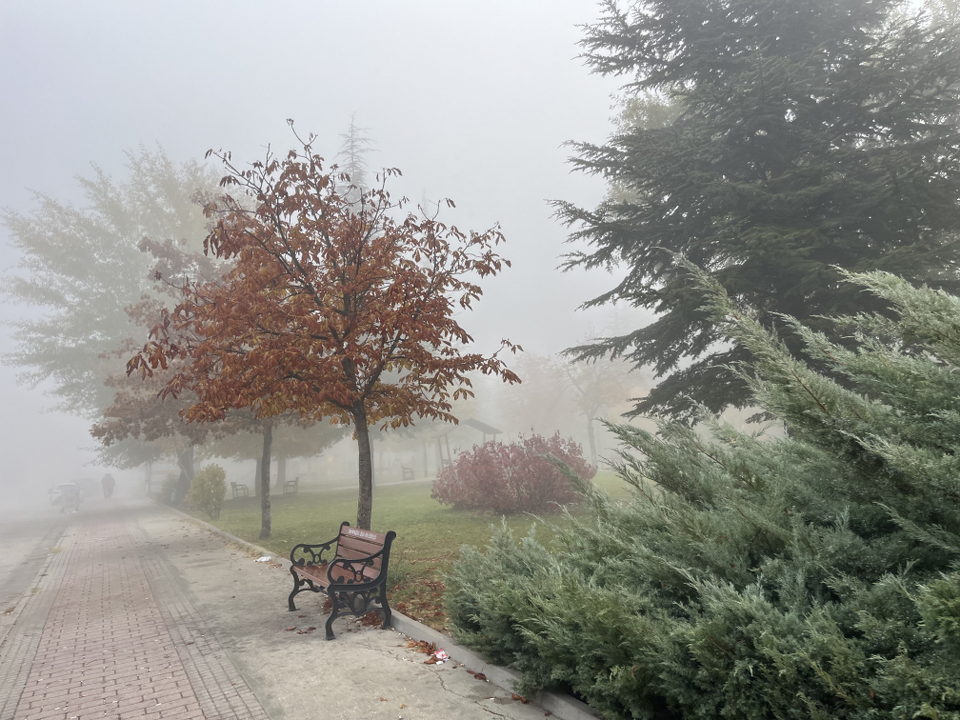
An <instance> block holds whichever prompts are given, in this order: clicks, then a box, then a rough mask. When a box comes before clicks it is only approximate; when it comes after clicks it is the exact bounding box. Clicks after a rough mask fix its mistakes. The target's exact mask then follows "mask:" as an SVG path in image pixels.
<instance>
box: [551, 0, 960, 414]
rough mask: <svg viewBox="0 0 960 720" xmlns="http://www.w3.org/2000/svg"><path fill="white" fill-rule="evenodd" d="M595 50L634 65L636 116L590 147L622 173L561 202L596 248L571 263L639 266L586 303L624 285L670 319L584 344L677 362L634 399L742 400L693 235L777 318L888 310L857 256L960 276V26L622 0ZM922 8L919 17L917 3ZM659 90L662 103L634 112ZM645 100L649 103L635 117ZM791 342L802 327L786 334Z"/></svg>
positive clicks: (602, 167)
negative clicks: (698, 272)
mask: <svg viewBox="0 0 960 720" xmlns="http://www.w3.org/2000/svg"><path fill="white" fill-rule="evenodd" d="M604 8H605V12H604V15H603V16H602V18H601V19H600V20H599V21H598V22H596V23H595V24H593V25H592V26H589V27H588V28H587V30H586V37H585V39H584V40H583V41H582V42H581V45H582V47H583V48H584V49H585V57H586V60H587V63H588V64H589V65H590V66H591V67H592V69H593V70H594V71H595V72H598V73H600V74H604V75H623V76H627V77H628V78H629V79H630V84H629V85H628V86H627V88H626V92H627V96H626V99H625V100H626V102H625V108H626V109H625V117H624V118H623V119H624V121H625V122H624V123H621V126H620V127H619V129H618V130H617V132H616V133H615V134H614V135H613V136H612V137H611V138H610V140H609V141H608V142H607V143H605V144H602V145H592V144H577V145H576V146H575V147H576V149H577V157H576V158H575V159H574V161H573V162H574V164H575V166H576V167H577V168H578V169H580V170H583V171H585V172H589V173H593V174H597V175H600V176H602V177H604V178H605V179H606V180H607V181H608V182H609V183H610V185H611V188H612V191H611V193H610V195H609V197H608V198H607V200H606V201H604V202H602V203H601V204H600V205H599V206H598V207H597V208H595V209H593V210H590V209H585V208H579V207H576V206H574V205H572V204H569V203H558V205H557V208H558V213H559V215H560V217H561V218H562V219H563V220H564V221H565V222H566V223H567V224H569V225H571V226H572V227H573V228H574V231H573V234H572V236H571V239H572V240H575V241H585V242H586V243H587V245H588V247H587V249H585V250H583V251H581V252H575V253H573V254H571V255H569V256H568V257H567V261H566V267H567V268H568V269H569V268H573V267H585V268H592V267H605V268H610V269H612V270H613V271H614V272H616V273H620V272H621V271H623V272H624V274H623V279H622V281H620V282H619V283H618V284H617V285H616V286H615V287H614V288H613V289H611V290H610V291H609V292H607V293H605V294H603V295H600V296H599V297H597V298H594V299H593V300H590V301H589V302H587V303H586V305H587V306H593V305H599V304H603V303H608V302H615V301H625V302H628V303H631V304H633V305H634V306H637V307H643V308H647V309H650V310H653V311H655V312H656V313H657V314H658V318H657V320H656V321H654V322H653V323H652V324H649V325H647V326H646V327H643V328H640V329H638V330H636V331H634V332H631V333H628V334H623V335H620V336H618V337H610V338H606V339H602V340H599V341H596V342H594V343H593V344H589V345H583V346H581V347H578V348H573V349H572V350H571V353H572V355H573V356H574V357H577V358H589V357H598V356H602V355H605V354H612V355H613V356H624V357H627V358H629V359H630V360H631V361H632V362H633V363H634V364H636V365H638V366H641V365H646V366H651V367H653V368H654V369H655V370H656V372H657V374H658V376H660V377H664V376H666V377H665V379H663V380H662V381H661V383H660V384H659V386H658V387H656V388H655V389H654V390H653V391H652V392H651V393H650V394H649V396H647V397H646V398H643V399H642V400H641V401H640V402H639V404H638V405H637V406H636V408H635V414H641V413H649V412H666V413H667V414H669V415H672V416H673V417H678V418H692V417H693V415H695V414H696V412H697V410H696V407H697V405H698V404H703V405H705V406H706V407H708V408H709V409H710V410H712V411H714V412H718V411H720V410H721V409H722V408H723V407H725V406H727V405H735V406H739V407H743V406H744V404H745V403H747V402H748V401H749V393H748V392H747V388H746V385H745V383H744V382H743V380H742V379H740V378H738V377H737V376H736V375H735V374H734V373H732V372H731V371H730V369H729V365H730V364H731V363H735V362H740V361H745V360H749V358H750V356H749V351H748V350H747V349H746V348H744V347H742V346H737V347H732V348H731V347H729V346H726V345H723V344H721V343H720V341H721V338H722V335H721V333H720V331H719V329H718V327H717V324H716V322H714V321H713V319H712V318H711V316H710V315H709V314H708V313H706V312H705V311H704V310H703V309H702V308H701V302H700V294H699V291H698V290H697V289H696V287H695V286H694V285H693V284H692V283H691V280H690V276H689V274H688V273H686V272H685V271H684V270H683V269H682V268H680V267H678V266H676V265H675V264H674V263H673V262H672V253H680V254H683V255H684V256H686V257H687V258H689V259H690V260H691V261H692V262H694V263H696V264H697V265H698V266H700V267H703V268H706V269H707V270H708V271H709V273H710V274H711V276H712V277H713V278H714V279H716V280H717V281H719V282H720V283H721V284H722V285H723V286H724V287H725V288H726V289H727V291H728V292H730V293H731V295H732V296H733V297H734V298H735V299H736V300H737V301H738V302H741V303H744V304H745V305H746V306H749V307H750V308H753V309H754V310H755V311H756V312H757V313H759V315H758V317H759V319H760V321H761V322H762V323H763V324H764V325H765V326H766V327H777V326H778V320H777V315H776V313H787V314H789V315H791V316H792V317H795V318H798V319H800V320H802V321H804V322H805V323H807V324H813V325H814V326H818V325H817V324H816V317H817V316H820V315H835V314H838V313H840V314H844V313H854V312H857V311H859V310H871V309H878V308H880V307H881V306H882V301H881V300H880V299H879V298H876V297H865V296H864V295H863V294H861V293H858V292H856V291H855V290H853V289H851V287H850V286H849V285H848V284H846V283H843V282H840V278H841V274H840V270H841V269H847V270H854V271H861V272H862V271H868V270H873V269H879V270H887V271H892V272H896V273H897V274H899V275H901V276H903V277H906V278H908V279H911V280H914V281H919V282H924V283H927V284H930V285H932V286H936V287H941V288H944V289H947V290H949V291H951V292H956V291H957V290H958V289H960V282H958V278H957V258H958V257H960V206H958V198H960V132H958V127H957V119H958V117H960V28H958V26H957V25H956V24H955V23H954V24H951V23H949V22H946V21H945V20H943V18H941V19H940V20H937V21H931V20H930V19H929V18H928V17H927V16H925V15H923V14H919V13H916V10H915V9H911V8H910V7H909V6H908V4H907V3H906V2H905V1H904V0H795V1H792V2H785V1H784V0H729V1H726V2H717V1H715V0H626V1H625V2H623V3H621V2H618V1H617V0H607V2H605V3H604ZM908 12H909V13H915V14H914V15H911V16H908V15H907V14H906V13H908ZM640 106H642V107H643V108H646V109H647V110H649V109H650V108H653V109H655V110H657V112H654V113H651V112H639V113H637V112H634V110H636V109H637V108H638V107H640ZM631 119H632V120H633V122H631ZM785 339H786V340H787V342H788V344H791V343H793V344H795V345H796V347H799V344H798V343H797V341H796V340H795V339H790V338H789V337H787V338H785Z"/></svg>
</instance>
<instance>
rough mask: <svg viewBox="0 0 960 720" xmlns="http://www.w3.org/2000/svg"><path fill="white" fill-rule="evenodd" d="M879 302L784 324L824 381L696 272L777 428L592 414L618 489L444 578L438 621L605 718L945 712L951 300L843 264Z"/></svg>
mask: <svg viewBox="0 0 960 720" xmlns="http://www.w3.org/2000/svg"><path fill="white" fill-rule="evenodd" d="M851 280H852V281H855V282H858V283H860V284H861V285H863V286H864V287H865V288H866V289H867V290H868V291H870V292H874V293H876V294H877V295H879V296H880V297H881V298H884V299H885V300H886V301H888V302H889V303H890V304H891V306H892V307H894V308H895V309H896V310H897V311H898V313H899V317H898V319H897V320H888V319H884V318H881V317H875V316H869V317H868V316H864V317H859V318H854V319H851V318H847V319H840V320H838V321H837V322H839V323H842V324H844V325H848V326H849V330H850V334H851V338H852V340H853V341H854V343H853V344H854V349H852V350H851V349H849V348H842V347H838V346H835V345H833V344H831V343H830V342H828V341H827V340H826V339H825V338H824V337H822V336H820V335H817V334H814V333H811V332H810V331H808V330H806V329H804V328H802V327H800V326H799V325H796V324H795V323H790V322H789V321H788V326H789V327H790V328H791V330H792V331H793V332H796V333H798V334H799V335H800V336H801V338H802V339H803V340H804V342H805V344H806V347H807V349H808V352H809V353H810V355H811V356H813V357H816V358H817V359H819V360H821V361H824V362H826V363H828V364H829V366H831V367H832V368H833V370H834V371H835V373H836V376H837V377H840V378H843V380H844V382H843V385H841V384H838V383H837V382H835V381H834V380H833V379H830V378H827V377H824V376H822V375H818V374H816V373H814V372H813V371H811V370H810V369H809V367H807V366H806V365H805V364H804V363H802V362H799V361H797V360H796V359H794V358H792V357H791V356H790V354H789V353H788V352H787V351H786V350H785V349H784V347H783V346H782V345H781V344H780V343H779V341H777V340H776V339H775V338H772V337H771V336H769V335H768V334H767V333H766V332H765V331H764V330H763V329H762V328H761V327H760V326H759V325H758V324H757V323H756V322H755V321H754V320H753V319H751V318H750V317H748V316H746V315H744V314H743V313H741V312H740V311H739V310H738V308H736V307H734V306H733V305H732V304H731V303H730V302H729V300H728V299H727V298H726V296H725V295H724V294H723V292H722V291H721V290H720V289H719V288H718V287H716V286H710V285H709V284H707V283H706V281H703V282H704V283H705V286H706V287H707V290H708V293H709V296H710V298H711V300H710V306H711V310H712V312H714V313H715V314H716V315H717V316H718V317H722V318H723V319H724V322H725V327H726V329H727V331H728V332H729V335H730V337H732V338H733V339H734V340H735V341H736V342H738V343H741V344H742V345H743V346H744V347H746V348H747V349H748V350H749V351H750V352H751V353H752V355H753V356H754V358H756V365H755V366H754V369H753V370H752V371H750V372H749V373H748V372H746V371H745V370H743V369H741V370H740V372H741V374H742V375H743V376H744V377H746V379H747V380H748V382H749V384H750V386H751V388H752V390H753V392H754V396H755V399H756V403H757V404H758V405H759V406H761V407H763V408H765V409H766V410H768V411H769V412H771V413H773V414H774V415H776V416H777V417H779V418H781V419H782V420H783V422H784V424H785V425H786V427H787V428H788V429H789V434H788V436H786V437H763V436H753V435H748V434H744V433H743V432H740V431H739V430H737V429H735V428H734V427H731V426H730V425H727V424H724V423H722V422H719V421H717V420H708V421H707V422H706V423H705V428H707V429H709V431H710V432H709V433H708V432H704V431H703V430H704V428H699V429H698V430H692V429H690V428H687V427H684V426H681V425H678V424H671V423H667V422H664V423H662V424H661V425H660V428H659V432H658V433H657V434H651V433H647V432H645V431H642V430H639V429H637V428H634V427H630V426H627V425H619V426H612V429H613V430H614V431H615V432H616V433H617V435H618V436H619V438H620V440H621V441H622V443H623V451H622V454H621V458H620V461H619V464H618V468H617V470H618V473H619V474H620V475H621V476H622V477H623V478H624V480H626V481H627V482H629V483H631V484H632V485H633V486H634V488H635V497H634V499H633V500H632V501H631V502H629V503H625V504H618V503H613V502H611V501H609V500H608V499H607V498H606V497H605V496H603V495H602V494H600V493H598V492H596V491H594V490H592V489H590V488H589V486H587V485H586V484H584V485H583V491H584V492H585V493H586V494H587V495H588V500H589V502H590V503H591V505H592V507H593V509H594V515H595V518H594V519H592V520H583V521H580V522H574V523H572V524H571V525H570V526H569V527H566V526H563V527H557V528H556V530H555V532H556V540H555V542H552V543H551V545H550V548H551V549H547V548H546V547H544V545H542V544H540V543H538V542H537V540H536V538H535V537H533V536H531V537H528V538H526V539H524V540H523V541H521V542H520V543H519V544H517V543H515V542H514V541H513V538H512V537H511V536H510V534H509V533H508V532H506V531H504V532H502V533H500V535H499V536H497V537H495V538H494V540H493V541H492V544H491V545H490V546H489V547H488V548H486V549H485V550H483V551H479V550H477V549H474V548H465V549H464V551H463V556H462V558H461V560H460V561H459V562H458V563H457V564H456V566H455V569H454V572H453V575H452V577H451V578H450V579H449V583H448V588H449V590H448V594H447V597H446V606H447V611H448V613H449V615H450V618H451V620H452V622H453V624H454V625H455V627H456V629H457V635H458V637H459V638H460V639H461V640H462V641H463V642H464V643H465V644H467V645H468V646H471V647H474V648H477V649H479V650H481V651H483V652H484V653H486V654H488V656H490V658H491V659H493V660H494V661H496V662H500V663H505V664H508V665H511V666H513V667H516V668H518V669H519V670H521V671H522V672H523V678H524V680H523V682H524V686H523V687H522V688H521V691H523V692H529V691H531V690H533V689H534V688H541V687H546V688H561V689H567V690H572V691H574V692H576V693H578V694H579V695H581V696H582V697H583V698H584V699H585V700H586V701H587V702H589V703H590V704H591V705H592V706H594V707H595V708H597V709H599V710H600V711H601V712H602V713H603V715H604V717H607V718H721V717H722V718H736V719H737V720H740V719H743V720H748V719H752V718H757V719H759V718H828V717H843V718H874V717H876V718H881V717H883V718H913V717H929V718H941V719H944V718H960V572H958V570H960V456H958V451H960V372H958V370H960V300H958V299H957V298H955V297H951V296H948V295H944V294H942V293H938V292H935V291H931V290H928V289H925V288H923V289H918V288H913V287H911V286H910V285H908V284H906V283H904V282H903V281H900V280H898V279H897V278H895V277H893V276H890V275H885V274H869V275H862V276H853V277H852V278H851Z"/></svg>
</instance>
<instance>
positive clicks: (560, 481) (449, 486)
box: [430, 433, 597, 515]
mask: <svg viewBox="0 0 960 720" xmlns="http://www.w3.org/2000/svg"><path fill="white" fill-rule="evenodd" d="M544 455H552V456H553V457H555V458H557V459H559V460H562V461H563V462H564V463H566V464H567V465H568V466H569V467H570V468H571V469H572V470H574V472H576V473H577V474H578V475H580V477H582V478H584V479H585V480H589V479H590V478H592V477H593V476H594V474H595V473H596V471H597V469H596V468H595V467H592V466H591V465H589V464H588V463H587V461H586V460H584V459H583V451H582V449H581V447H580V445H579V444H577V443H575V442H574V441H573V440H571V439H569V438H561V437H560V434H559V433H557V434H556V435H554V436H553V437H551V438H545V437H543V436H542V435H531V436H530V437H528V438H521V439H520V440H519V441H518V442H515V443H511V444H509V445H504V444H503V443H501V442H495V441H494V442H488V443H484V444H483V445H474V446H473V451H472V452H469V453H464V454H462V455H460V456H459V457H458V458H457V459H456V461H455V462H454V463H453V464H452V465H450V466H449V467H447V468H445V469H444V470H443V471H442V472H441V473H440V474H439V476H438V477H437V479H436V481H434V483H433V492H431V494H430V496H431V497H432V498H433V499H434V500H437V501H438V502H440V503H442V504H443V505H453V506H454V507H455V508H457V509H472V510H478V511H480V512H483V511H490V512H493V513H497V514H500V515H504V514H507V515H509V514H512V513H519V512H536V513H545V512H554V511H556V510H558V509H559V508H560V507H561V506H563V505H570V504H573V503H578V502H580V500H581V497H580V495H579V494H578V493H577V491H576V490H575V489H574V487H573V484H572V483H571V482H570V480H569V479H568V478H566V477H564V475H563V473H561V472H560V471H559V470H558V469H557V467H556V466H555V465H553V464H552V463H551V462H550V461H549V460H547V459H546V458H545V457H544Z"/></svg>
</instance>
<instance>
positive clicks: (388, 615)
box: [380, 582, 393, 630]
mask: <svg viewBox="0 0 960 720" xmlns="http://www.w3.org/2000/svg"><path fill="white" fill-rule="evenodd" d="M380 609H381V610H382V611H383V625H381V626H380V627H381V628H383V629H384V630H388V629H389V628H390V621H391V620H392V619H393V611H392V610H391V609H390V606H389V605H387V583H386V582H384V583H383V585H381V586H380Z"/></svg>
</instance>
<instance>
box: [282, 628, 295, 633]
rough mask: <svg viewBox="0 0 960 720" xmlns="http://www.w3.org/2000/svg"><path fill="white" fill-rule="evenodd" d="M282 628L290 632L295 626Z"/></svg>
mask: <svg viewBox="0 0 960 720" xmlns="http://www.w3.org/2000/svg"><path fill="white" fill-rule="evenodd" d="M284 630H285V631H286V632H290V631H291V630H296V628H295V627H289V628H284Z"/></svg>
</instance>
